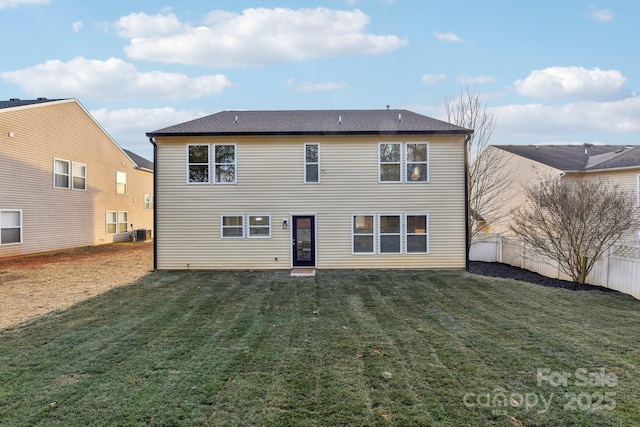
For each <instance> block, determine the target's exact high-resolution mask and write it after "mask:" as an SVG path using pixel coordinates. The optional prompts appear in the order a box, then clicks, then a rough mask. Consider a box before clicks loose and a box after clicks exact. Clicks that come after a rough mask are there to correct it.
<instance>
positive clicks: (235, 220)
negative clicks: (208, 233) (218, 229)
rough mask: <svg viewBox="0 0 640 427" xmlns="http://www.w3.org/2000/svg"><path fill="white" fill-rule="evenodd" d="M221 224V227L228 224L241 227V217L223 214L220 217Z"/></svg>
mask: <svg viewBox="0 0 640 427" xmlns="http://www.w3.org/2000/svg"><path fill="white" fill-rule="evenodd" d="M222 226H223V227H229V226H231V227H233V226H240V227H242V217H241V216H224V217H222Z"/></svg>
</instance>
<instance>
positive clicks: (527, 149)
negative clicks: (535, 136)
mask: <svg viewBox="0 0 640 427" xmlns="http://www.w3.org/2000/svg"><path fill="white" fill-rule="evenodd" d="M494 147H496V148H499V149H501V150H504V151H508V152H509V153H512V154H516V155H518V156H521V157H524V158H527V159H530V160H533V161H536V162H539V163H542V164H545V165H547V166H551V167H553V168H556V169H558V170H562V171H584V172H587V171H592V170H601V169H621V168H630V167H631V168H632V167H640V146H638V145H633V146H628V145H591V144H586V145H495V146H494Z"/></svg>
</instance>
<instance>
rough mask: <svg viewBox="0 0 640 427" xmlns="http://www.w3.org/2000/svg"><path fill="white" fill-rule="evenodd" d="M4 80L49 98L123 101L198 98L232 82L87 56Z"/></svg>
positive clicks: (51, 63) (46, 64)
mask: <svg viewBox="0 0 640 427" xmlns="http://www.w3.org/2000/svg"><path fill="white" fill-rule="evenodd" d="M0 79H1V80H3V81H5V82H10V83H14V84H17V85H18V86H20V87H21V88H22V89H23V90H24V91H26V92H28V93H30V94H34V95H43V94H45V95H46V96H47V97H77V98H101V99H122V98H132V97H142V96H143V97H153V98H172V99H177V98H198V97H201V96H206V95H212V94H216V93H219V92H221V91H223V90H224V89H225V88H227V87H229V86H231V82H230V81H229V80H228V79H227V77H226V76H224V75H222V74H215V75H206V76H201V77H189V76H187V75H184V74H178V73H166V72H161V71H152V72H144V73H143V72H140V71H138V70H136V68H135V67H134V66H133V65H132V64H130V63H127V62H124V61H123V60H121V59H117V58H109V59H107V60H106V61H101V60H91V59H86V58H83V57H78V58H75V59H72V60H70V61H68V62H62V61H58V60H51V61H46V62H44V63H42V64H38V65H35V66H33V67H30V68H24V69H22V70H18V71H11V72H3V73H0Z"/></svg>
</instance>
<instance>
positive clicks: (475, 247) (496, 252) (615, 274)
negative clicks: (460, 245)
mask: <svg viewBox="0 0 640 427" xmlns="http://www.w3.org/2000/svg"><path fill="white" fill-rule="evenodd" d="M469 260H470V261H485V262H501V263H504V264H509V265H512V266H515V267H520V268H524V269H526V270H530V271H534V272H536V273H539V274H542V275H543V276H547V277H552V278H555V279H561V280H571V277H570V276H568V275H567V274H565V273H564V272H563V271H562V270H561V269H560V268H559V267H558V263H557V262H555V261H554V260H552V259H551V258H548V257H544V256H540V255H537V254H535V253H534V251H533V250H531V249H529V248H527V247H526V245H525V244H524V242H523V241H522V240H521V239H520V238H518V237H505V236H501V235H500V234H490V233H487V234H481V235H479V236H477V238H475V239H474V240H473V242H472V243H471V251H470V253H469ZM586 282H587V283H589V284H591V285H596V286H602V287H605V288H611V289H615V290H617V291H620V292H623V293H625V294H629V295H631V296H633V297H634V298H637V299H640V245H638V244H633V243H624V244H620V245H617V246H614V247H613V248H611V250H609V253H608V254H607V256H605V257H603V258H602V259H600V260H598V261H596V263H595V265H594V267H593V270H592V271H591V273H590V274H589V275H588V276H587V280H586Z"/></svg>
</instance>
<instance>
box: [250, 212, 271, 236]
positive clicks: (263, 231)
mask: <svg viewBox="0 0 640 427" xmlns="http://www.w3.org/2000/svg"><path fill="white" fill-rule="evenodd" d="M248 217H249V221H248V222H249V237H250V238H253V237H258V238H260V237H263V238H268V237H271V216H270V215H248Z"/></svg>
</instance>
